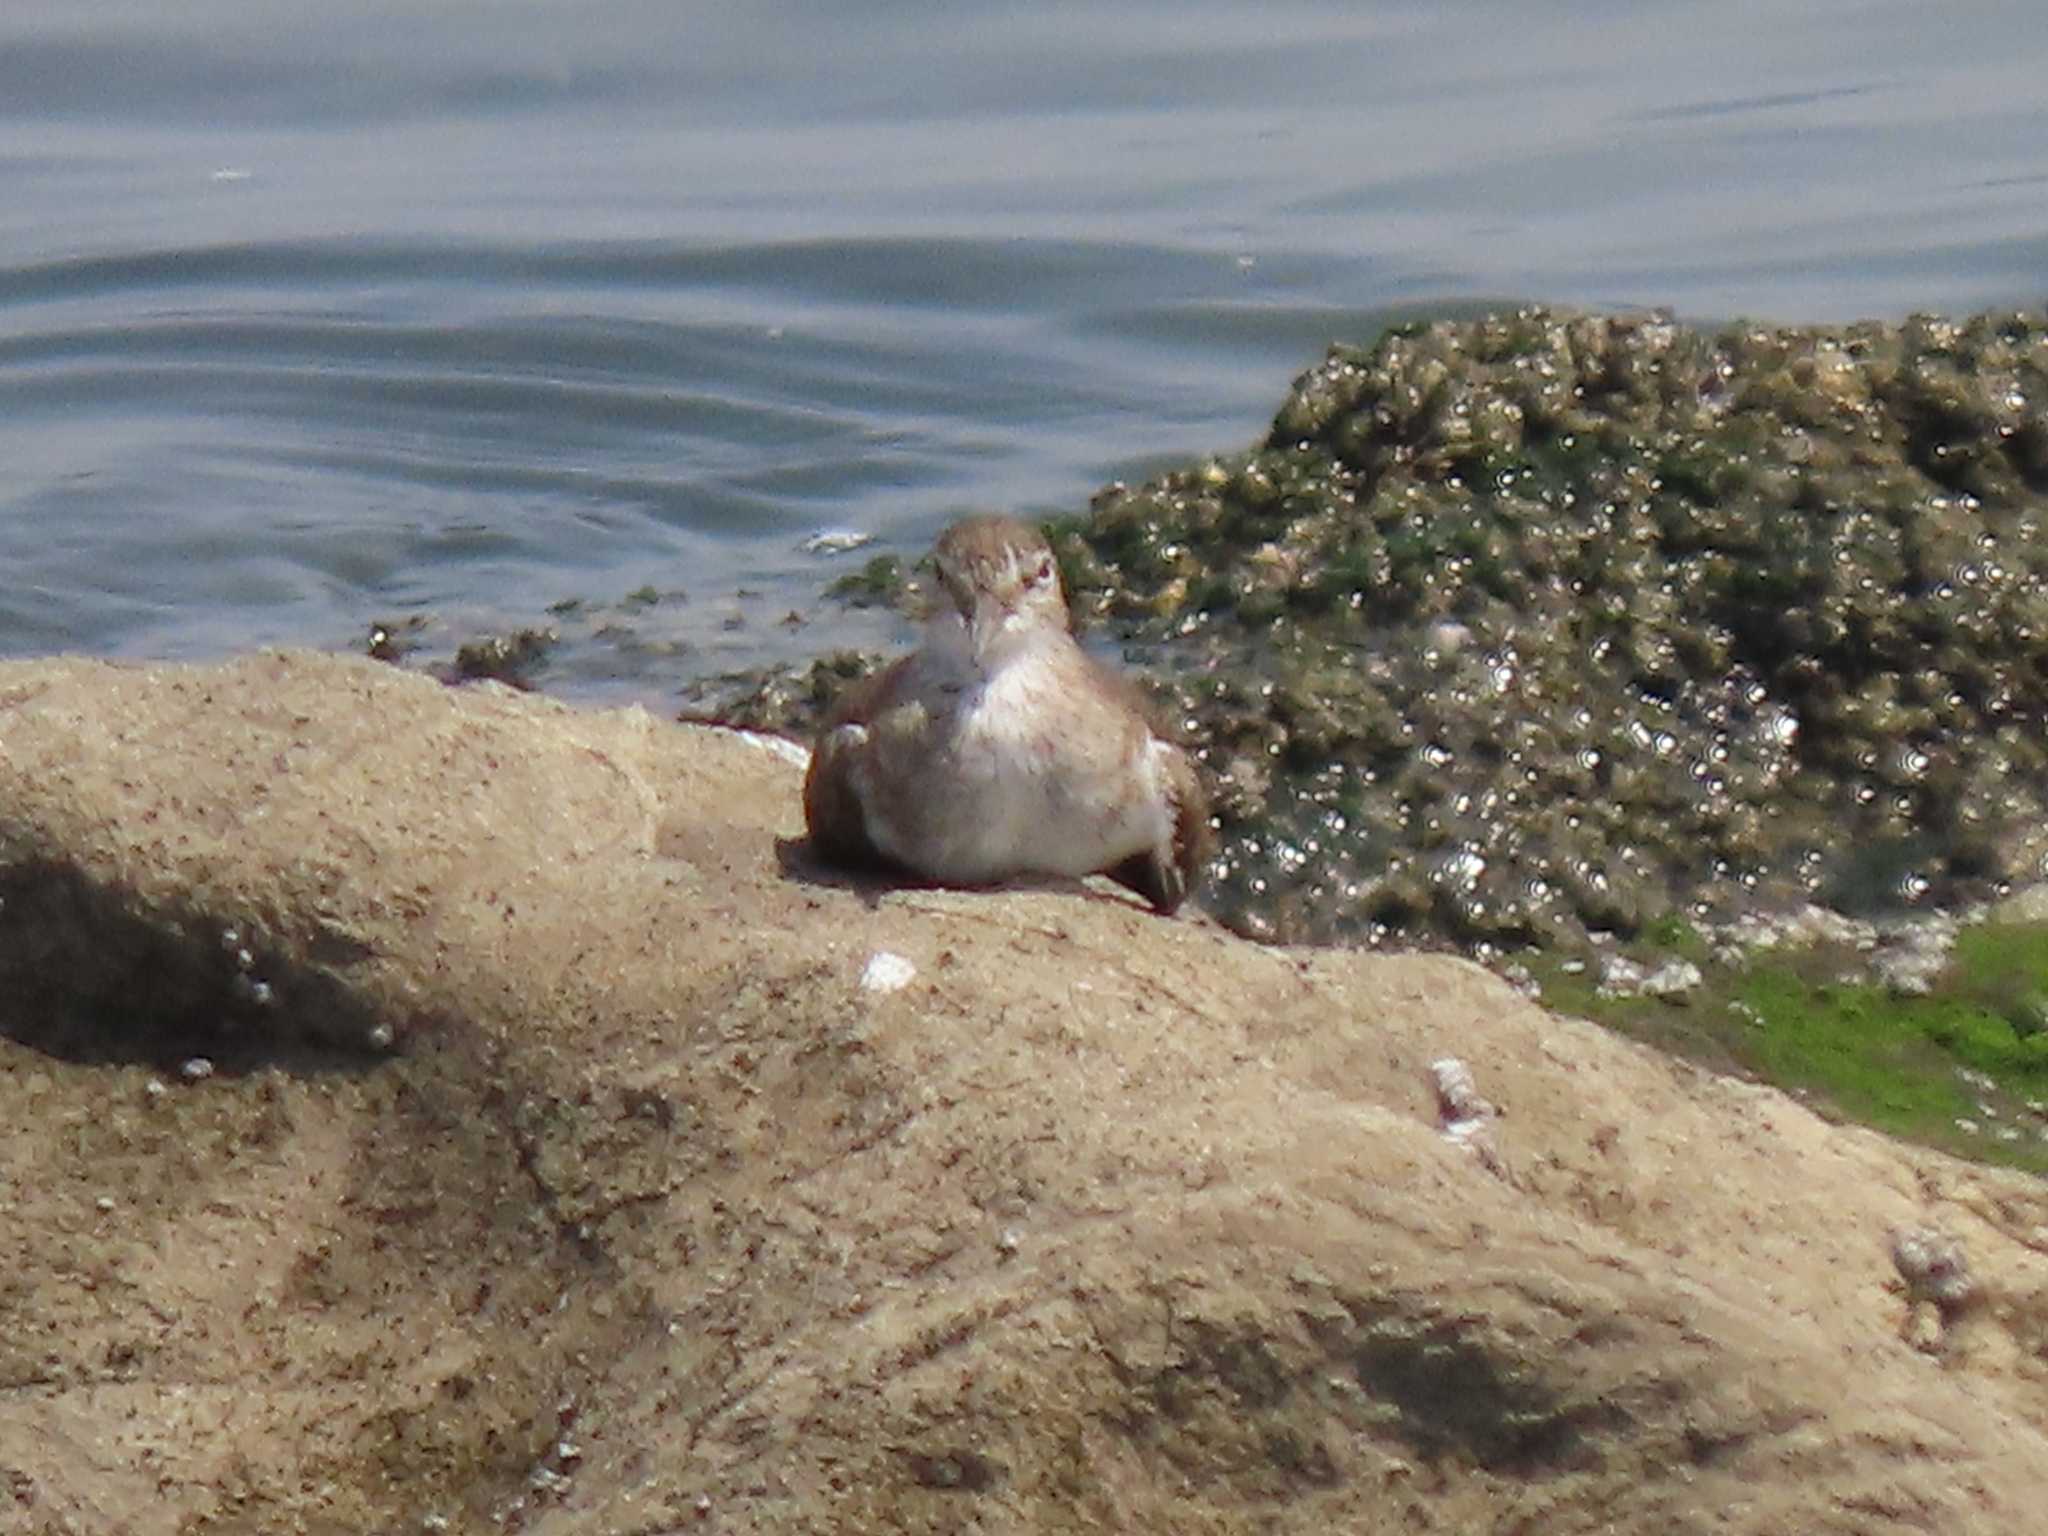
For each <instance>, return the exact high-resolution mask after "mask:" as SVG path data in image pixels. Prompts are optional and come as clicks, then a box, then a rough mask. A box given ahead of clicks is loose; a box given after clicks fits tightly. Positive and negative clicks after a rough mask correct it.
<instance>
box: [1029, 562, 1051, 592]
mask: <svg viewBox="0 0 2048 1536" xmlns="http://www.w3.org/2000/svg"><path fill="white" fill-rule="evenodd" d="M1051 580H1052V556H1051V555H1047V556H1045V557H1044V558H1042V559H1041V560H1040V561H1039V562H1038V569H1037V570H1035V571H1033V572H1032V573H1031V585H1032V586H1034V587H1042V586H1044V585H1045V584H1046V583H1047V582H1048V581H1051Z"/></svg>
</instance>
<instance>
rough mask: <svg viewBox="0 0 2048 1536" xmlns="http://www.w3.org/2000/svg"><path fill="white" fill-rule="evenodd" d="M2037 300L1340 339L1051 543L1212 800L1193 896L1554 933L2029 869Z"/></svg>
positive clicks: (2043, 467) (1262, 916) (2041, 621)
mask: <svg viewBox="0 0 2048 1536" xmlns="http://www.w3.org/2000/svg"><path fill="white" fill-rule="evenodd" d="M2044 516H2048V319H2044V317H2043V316H2041V315H2038V314H2003V315H1985V316H1979V317H1977V318H1974V319H1971V320H1969V321H1967V322H1965V323H1961V324H1951V323H1948V322H1944V321H1939V320H1934V319H1916V320H1913V321H1910V322H1908V323H1907V324H1905V325H1904V326H1895V327H1886V326H1879V325H1874V324H1873V325H1862V326H1855V327H1849V328H1845V329H1794V330H1787V329H1762V328H1757V327H1748V326H1744V327H1736V328H1732V329H1728V330H1725V331H1722V332H1721V333H1719V334H1712V335H1710V334H1705V333H1702V332H1699V331H1696V330H1692V329H1689V328H1686V327H1683V326H1680V325H1677V324H1674V323H1671V322H1669V321H1666V320H1662V319H1658V318H1654V317H1651V318H1645V317H1636V318H1600V317H1585V316H1566V315H1560V314H1554V313H1550V312H1547V311H1543V310H1533V309H1532V310H1524V311H1521V312H1519V313H1514V314H1505V315H1500V316H1496V317H1493V318H1489V319H1485V320H1481V321H1478V322H1471V323H1439V324H1429V325H1417V326H1411V327H1406V328H1402V329H1399V330H1396V331H1392V332H1390V333H1388V334H1387V335H1385V336H1384V337H1382V338H1381V339H1380V340H1379V342H1378V343H1377V344H1375V345H1374V346H1372V347H1370V348H1367V349H1358V348H1351V347H1338V348H1335V349H1333V350H1332V351H1331V353H1330V354H1329V356H1328V357H1327V358H1326V359H1325V361H1324V362H1323V363H1322V364H1321V365H1320V366H1319V367H1317V368H1315V369H1313V370H1311V371H1310V372H1308V373H1307V374H1305V375H1303V376H1302V378H1300V379H1299V380H1298V381H1297V382H1296V384H1295V386H1294V388H1293V390H1292V392H1291V394H1290V395H1289V397H1288V399H1287V401H1286V402H1285V404H1284V405H1283V406H1282V407H1281V409H1280V411H1279V414H1278V416H1277V417H1276V419H1275V421H1274V425H1273V429H1272V431H1271V433H1270V434H1269V436H1268V437H1267V439H1266V440H1265V441H1264V442H1263V443H1262V444H1261V445H1259V446H1258V447H1257V448H1255V449H1254V450H1252V451H1250V452H1248V453H1244V454H1241V455H1238V456H1236V457H1234V458H1227V459H1217V460H1210V461H1207V462H1204V463H1200V464H1196V465H1193V466H1190V467H1188V468H1186V469H1183V470H1180V471H1177V472H1174V473H1170V474H1167V475H1165V476H1163V477H1161V478H1160V479H1158V480H1156V481H1154V482H1152V483H1151V484H1148V485H1146V486H1143V487H1140V488H1129V487H1125V486H1122V485H1116V486H1111V487H1109V488H1108V489H1106V490H1105V491H1103V492H1102V493H1100V494H1099V495H1098V496H1097V497H1096V499H1095V502H1094V505H1093V507H1092V509H1091V511H1090V514H1089V515H1088V516H1087V517H1086V518H1083V519H1077V520H1075V521H1073V522H1071V523H1068V524H1065V525H1063V527H1062V540H1061V544H1062V554H1063V559H1064V560H1065V563H1066V565H1067V568H1068V575H1069V580H1070V584H1071V586H1072V587H1073V588H1074V590H1075V591H1076V593H1077V607H1078V608H1080V609H1082V610H1083V611H1085V612H1089V613H1092V614H1093V615H1094V616H1095V617H1096V618H1097V619H1099V620H1105V621H1107V622H1108V624H1109V625H1110V626H1111V627H1112V628H1114V629H1115V630H1117V631H1118V632H1120V633H1122V634H1125V635H1127V636H1129V637H1130V638H1131V640H1132V641H1133V642H1134V643H1135V645H1136V647H1137V653H1138V654H1140V655H1141V656H1143V657H1144V659H1146V660H1148V661H1150V662H1151V663H1152V664H1153V666H1154V668H1155V670H1156V671H1157V672H1158V673H1159V674H1160V675H1162V676H1163V678H1164V688H1165V691H1166V694H1167V696H1168V700H1169V702H1170V705H1171V708H1172V710H1173V712H1174V714H1175V715H1176V716H1178V718H1179V720H1180V722H1181V723H1182V724H1183V726H1184V728H1185V730H1186V732H1187V734H1188V736H1189V737H1190V739H1191V740H1192V741H1194V742H1195V743H1197V744H1198V745H1199V747H1200V749H1201V751H1202V754H1203V756H1204V758H1205V760H1206V761H1207V762H1208V764H1209V765H1210V767H1211V769H1212V770H1213V771H1214V773H1215V775H1216V778H1217V781H1218V784H1219V787H1220V791H1221V793H1220V795H1219V814H1220V818H1221V824H1220V831H1221V841H1220V853H1219V857H1218V865H1217V869H1216V871H1215V873H1216V879H1215V881H1214V883H1213V886H1212V889H1211V892H1210V904H1211V905H1212V907H1215V908H1217V909H1218V910H1220V911H1221V912H1223V913H1224V914H1225V915H1226V916H1228V917H1229V918H1231V919H1232V920H1234V921H1235V922H1237V923H1238V924H1239V925H1241V926H1243V927H1245V928H1247V929H1249V930H1251V931H1253V932H1257V933H1261V934H1268V935H1273V936H1278V937H1283V938H1289V939H1310V940H1329V939H1343V940H1349V941H1359V940H1363V941H1365V942H1378V941H1381V940H1384V939H1388V938H1396V937H1398V938H1399V939H1401V940H1402V941H1404V942H1414V941H1416V940H1418V939H1421V940H1429V939H1435V940H1440V941H1448V942H1451V943H1454V944H1457V945H1459V946H1461V947H1467V948H1472V949H1476V950H1479V951H1480V952H1482V953H1483V952H1486V951H1488V950H1495V949H1499V948H1504V947H1512V946H1517V945H1521V944H1527V943H1538V944H1544V945H1550V946H1556V945H1563V946H1565V947H1576V946H1577V945H1578V944H1580V943H1583V942H1584V941H1585V940H1586V938H1587V936H1588V935H1589V933H1593V932H1598V931H1609V932H1617V933H1621V934H1633V933H1635V932H1637V931H1639V930H1640V929H1642V928H1643V927H1644V926H1645V925H1647V924H1649V923H1651V922H1653V921H1656V920H1658V919H1660V918H1663V917H1665V916H1667V915H1668V914H1672V913H1680V914H1683V915H1685V916H1688V917H1690V918H1693V919H1696V920H1726V919H1728V918H1731V917H1733V916H1735V915H1738V914H1740V913H1742V912H1745V911H1754V910H1759V909H1766V908H1771V907H1790V906H1795V905H1798V904H1802V903H1805V902H1807V901H1810V900H1813V899H1816V898H1819V899H1822V900H1826V901H1828V902H1830V903H1831V904H1833V905H1835V906H1838V907H1841V908H1844V909H1847V910H1865V911H1869V910H1883V909H1887V908H1889V909H1907V910H1910V909H1913V908H1915V907H1932V906H1936V905H1951V904H1954V903H1957V902H1960V901H1964V900H1969V899H1974V898H1976V897H1980V896H1985V895H1990V894H1993V893H1995V892H1997V891H1999V890H2000V889H2002V888H2005V887H2007V886H2010V885H2012V884H2016V883H2027V882H2033V881H2038V880H2040V879H2041V878H2042V877H2043V875H2044V874H2048V815H2044V809H2048V807H2044V799H2048V730H2044V725H2048V720H2044V715H2048V545H2044V544H2043V542H2042V539H2041V526H2042V522H2043V519H2044Z"/></svg>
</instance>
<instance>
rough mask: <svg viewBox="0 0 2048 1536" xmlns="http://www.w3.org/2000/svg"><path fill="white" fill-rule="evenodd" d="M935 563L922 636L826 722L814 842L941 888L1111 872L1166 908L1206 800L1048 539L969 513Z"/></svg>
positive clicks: (1175, 901)
mask: <svg viewBox="0 0 2048 1536" xmlns="http://www.w3.org/2000/svg"><path fill="white" fill-rule="evenodd" d="M932 564H933V566H934V567H935V569H936V571H937V574H938V583H939V588H940V591H939V597H938V601H937V602H936V603H935V605H934V610H933V612H932V615H931V619H930V624H929V627H928V629H927V631H926V635H925V641H924V644H923V646H922V647H920V648H919V649H918V650H916V651H913V652H912V653H911V654H910V655H908V656H905V657H903V658H902V659H900V660H899V661H897V662H896V663H895V664H894V665H892V666H890V667H888V668H886V669H885V670H883V671H882V672H879V673H877V674H875V675H874V676H873V677H871V678H869V679H867V680H866V681H865V682H864V683H861V684H859V685H857V686H856V687H854V688H853V689H851V690H849V691H848V693H847V694H846V695H845V696H844V697H843V698H842V699H841V700H840V701H839V703H838V705H837V706H836V707H835V708H834V709H833V711H832V712H831V714H830V716H829V717H827V719H826V721H825V724H824V726H823V727H822V728H821V729H820V731H819V733H818V740H817V745H816V748H815V750H814V751H813V752H812V754H811V766H810V771H809V773H808V774H806V775H805V778H804V819H805V821H806V822H807V823H808V824H809V827H810V832H811V840H812V842H813V844H814V845H815V846H816V847H817V848H818V849H819V851H820V852H821V853H823V854H824V855H825V856H826V857H827V858H829V859H831V860H833V861H834V862H836V863H841V864H848V865H854V866H865V867H870V868H882V869H892V868H893V869H896V870H900V871H905V872H908V873H910V874H912V875H916V876H919V877H922V878H924V879H927V880H932V881H936V882H938V883H939V884H942V885H990V884H994V883H996V882H998V881H1002V880H1006V879H1009V878H1011V877H1013V876H1017V875H1033V874H1038V875H1067V876H1074V877H1079V876H1082V875H1092V874H1106V875H1108V876H1109V877H1110V878H1111V879H1112V880H1115V881H1117V882H1118V883H1120V884H1122V885H1126V886H1129V887H1130V888H1131V889H1132V890H1134V891H1136V892H1137V893H1138V894H1139V895H1141V896H1143V897H1145V899H1146V900H1148V901H1150V902H1151V903H1152V905H1153V906H1154V907H1156V908H1157V909H1158V910H1159V911H1161V912H1172V911H1173V910H1174V909H1175V908H1177V907H1178V906H1179V905H1180V904H1181V902H1183V901H1184V900H1186V898H1187V895H1188V889H1189V887H1190V885H1191V884H1192V883H1193V881H1194V878H1195V872H1196V869H1197V867H1198V865H1199V864H1200V862H1201V859H1202V856H1203V852H1204V850H1205V847H1206V844H1207V840H1208V802H1207V798H1206V796H1205V795H1204V794H1203V791H1202V786H1201V781H1200V780H1199V779H1198V778H1197V777H1196V775H1195V769H1194V765H1193V764H1192V763H1191V762H1190V761H1189V760H1188V756H1187V754H1186V753H1185V752H1183V751H1181V749H1180V748H1179V747H1177V746H1175V745H1174V744H1173V743H1172V742H1170V741H1167V740H1166V739H1165V738H1164V737H1163V736H1161V735H1160V734H1159V733H1158V732H1156V731H1154V730H1153V728H1152V727H1151V725H1150V724H1149V723H1148V722H1147V717H1146V711H1145V708H1144V705H1143V703H1142V702H1141V700H1140V698H1139V696H1138V694H1137V692H1136V690H1135V689H1134V688H1133V687H1132V686H1131V685H1130V684H1129V683H1128V682H1126V681H1125V680H1124V679H1123V678H1121V677H1119V676H1118V675H1117V674H1116V673H1115V672H1113V671H1111V670H1110V669H1109V668H1108V667H1106V666H1104V665H1103V664H1102V663H1101V662H1099V661H1097V660H1096V659H1095V658H1094V657H1092V656H1090V655H1089V654H1088V653H1087V652H1086V651H1084V650H1082V649H1081V647H1080V645H1079V644H1077V643H1076V641H1075V640H1074V637H1073V634H1072V632H1071V631H1070V630H1069V628H1068V623H1067V601H1066V597H1065V595H1064V594H1063V593H1062V592H1061V590H1060V576H1059V565H1058V563H1057V562H1056V561H1055V560H1054V559H1053V553H1052V546H1051V545H1050V544H1048V543H1047V542H1046V539H1045V535H1044V534H1043V533H1042V532H1040V531H1039V530H1038V529H1037V528H1034V527H1032V526H1031V525H1029V524H1028V523H1021V522H1018V521H1017V520H1016V519H1015V518H1010V517H996V516H980V517H969V518H966V519H963V520H962V521H960V522H957V523H955V524H954V525H953V526H952V527H950V528H948V529H947V530H946V531H945V532H944V533H942V534H941V535H939V541H938V543H937V545H936V546H934V548H933V550H932Z"/></svg>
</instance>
